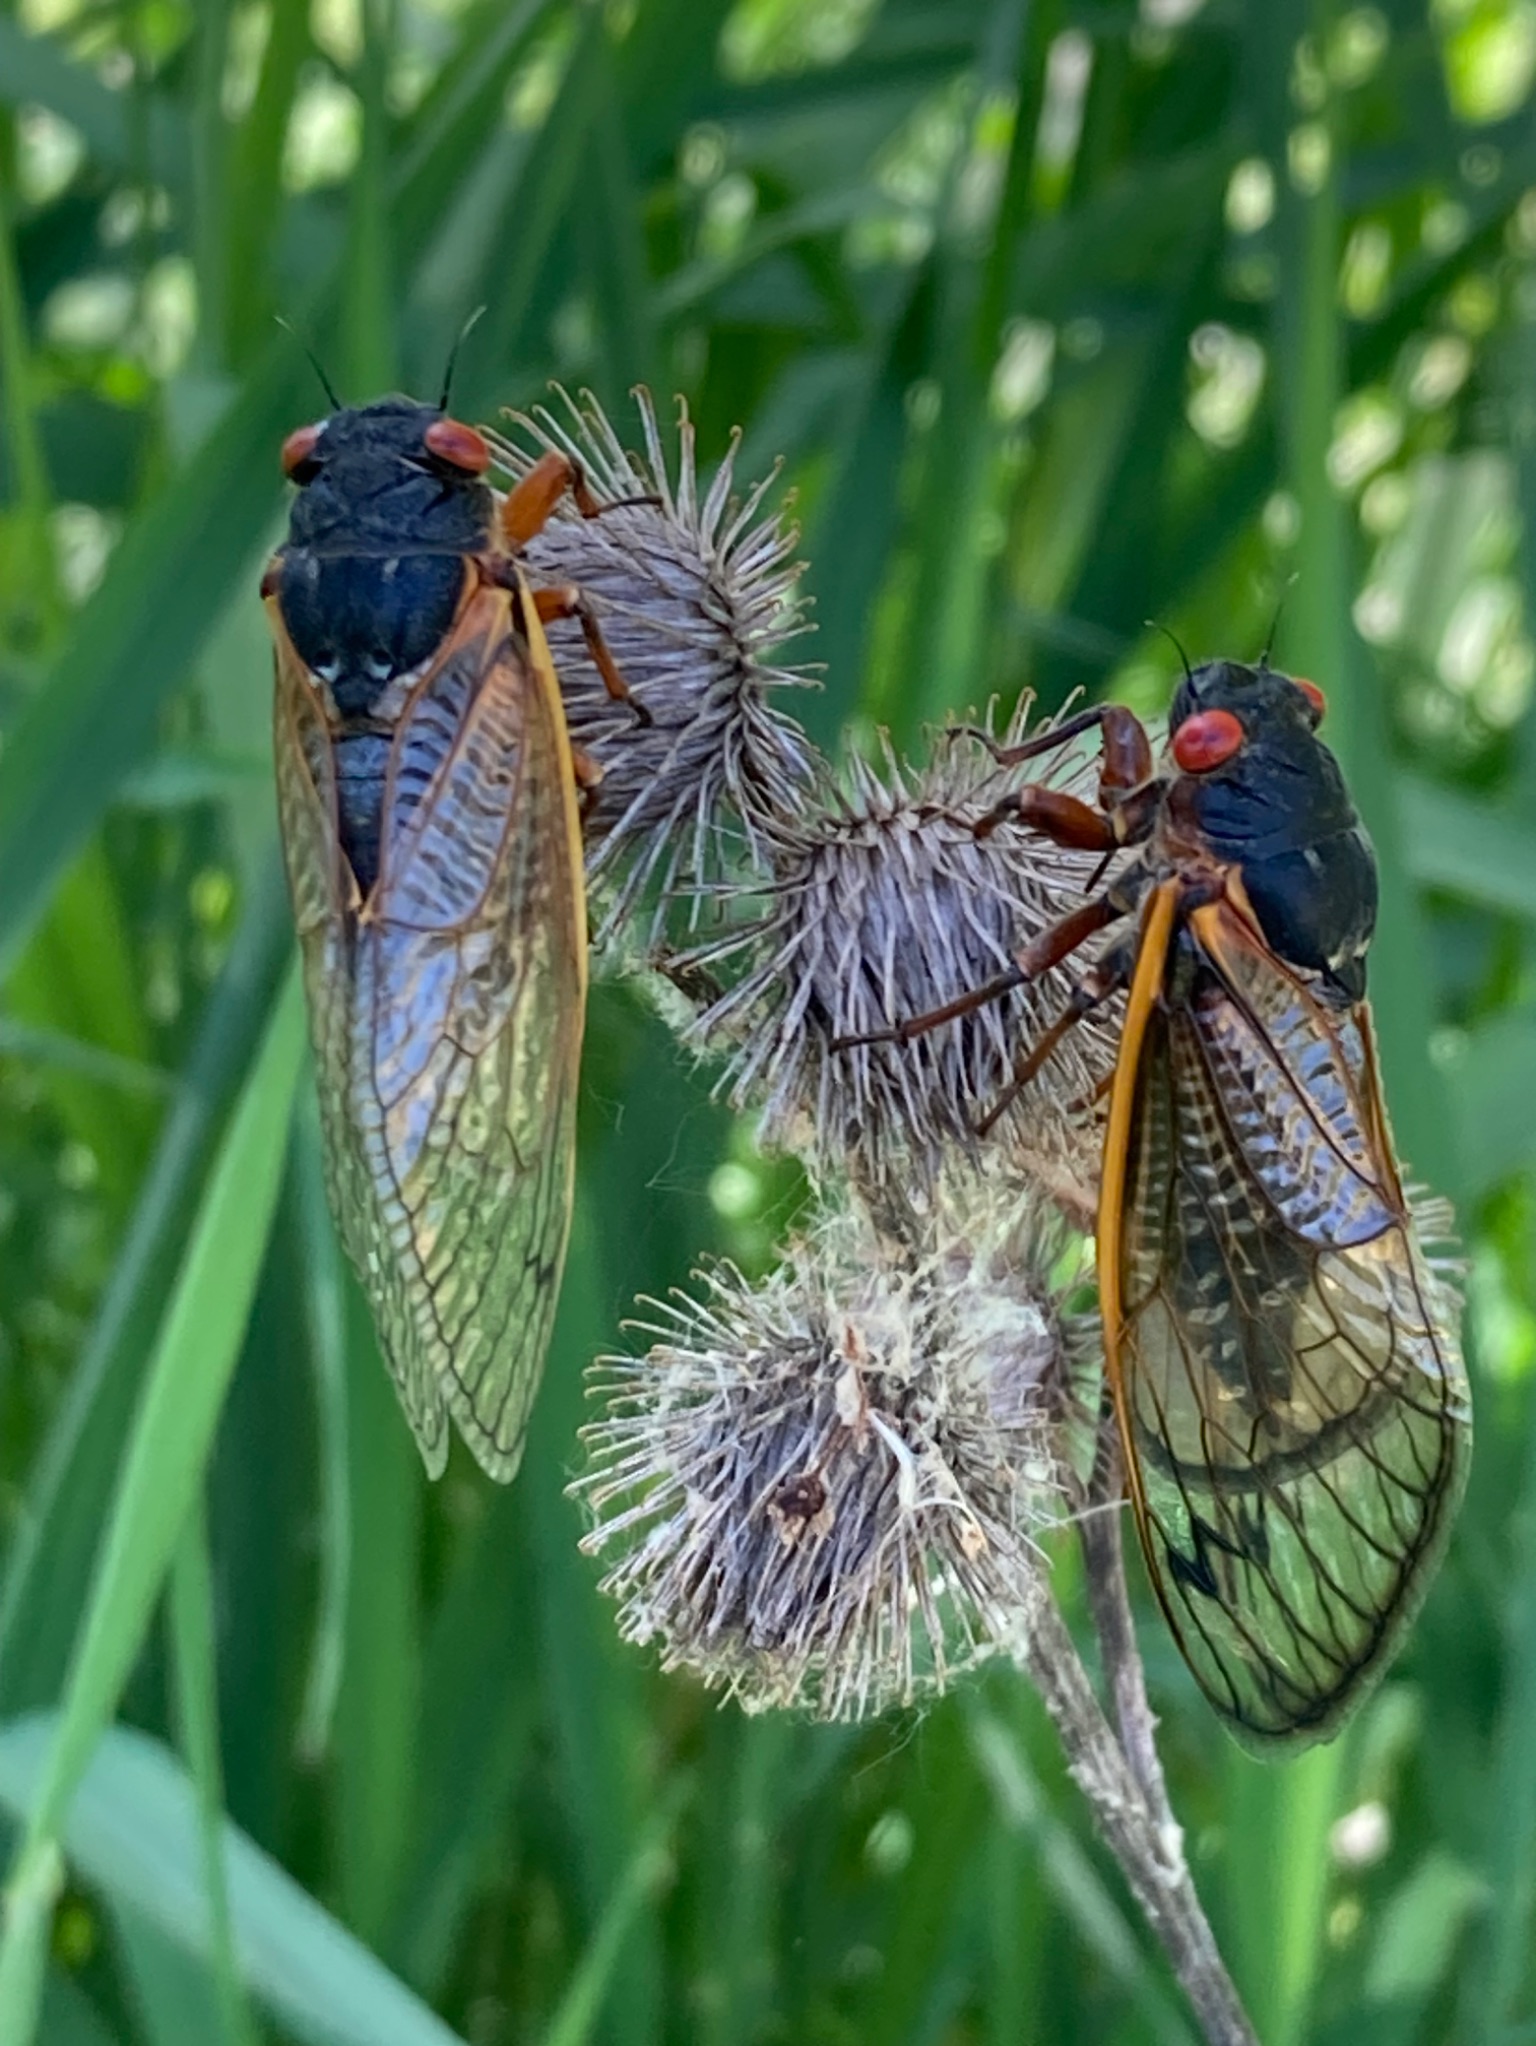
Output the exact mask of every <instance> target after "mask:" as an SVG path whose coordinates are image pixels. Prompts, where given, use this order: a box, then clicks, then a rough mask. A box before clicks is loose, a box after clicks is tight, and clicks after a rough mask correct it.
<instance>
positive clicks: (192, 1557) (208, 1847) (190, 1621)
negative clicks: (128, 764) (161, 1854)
mask: <svg viewBox="0 0 1536 2046" xmlns="http://www.w3.org/2000/svg"><path fill="white" fill-rule="evenodd" d="M170 1622H171V1647H172V1654H173V1659H174V1662H175V1668H176V1705H177V1719H178V1721H179V1730H180V1735H181V1744H182V1747H183V1749H184V1751H185V1754H186V1761H187V1768H188V1772H189V1773H190V1775H191V1778H192V1783H193V1787H194V1789H195V1791H196V1795H197V1822H198V1831H199V1835H200V1838H201V1844H202V1850H203V1883H204V1888H205V1891H206V1893H207V1898H208V1961H209V1968H208V1972H209V1974H210V1975H211V1976H212V1979H213V1987H214V1992H215V1999H216V2009H217V2012H218V2020H219V2026H220V2033H221V2038H222V2046H256V2032H255V2027H254V2026H253V2024H252V2022H251V2013H250V2010H249V2008H248V2007H247V2005H246V2001H245V1987H244V1984H243V1983H242V1982H241V1980H240V1974H239V1969H238V1967H237V1965H236V1962H235V1950H234V1939H233V1936H232V1934H231V1930H230V1917H229V1886H228V1883H227V1881H226V1878H225V1871H224V1772H223V1770H222V1768H221V1767H220V1763H219V1700H218V1677H217V1671H216V1667H215V1662H214V1646H213V1572H212V1568H211V1565H210V1562H209V1557H208V1521H207V1514H206V1512H205V1510H204V1507H203V1502H202V1500H201V1499H198V1500H196V1501H194V1503H193V1507H192V1511H191V1512H190V1513H189V1514H188V1516H187V1522H186V1526H185V1528H184V1530H183V1532H182V1537H181V1540H180V1542H179V1543H178V1544H177V1547H176V1556H175V1560H174V1561H173V1563H172V1566H171V1599H170Z"/></svg>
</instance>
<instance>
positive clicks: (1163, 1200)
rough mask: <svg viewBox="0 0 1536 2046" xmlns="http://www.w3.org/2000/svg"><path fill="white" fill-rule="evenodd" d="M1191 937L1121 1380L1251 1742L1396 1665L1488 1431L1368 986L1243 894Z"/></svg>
mask: <svg viewBox="0 0 1536 2046" xmlns="http://www.w3.org/2000/svg"><path fill="white" fill-rule="evenodd" d="M1174 942H1175V943H1176V944H1178V945H1179V946H1180V947H1181V949H1182V954H1183V956H1182V957H1181V958H1180V959H1179V960H1178V961H1177V965H1176V971H1175V976H1174V982H1175V985H1174V990H1173V991H1172V992H1170V993H1169V994H1167V995H1166V996H1165V997H1164V998H1163V999H1162V1000H1161V1001H1159V1002H1158V1003H1157V1004H1156V1005H1155V1006H1154V1007H1153V1008H1151V1009H1150V1010H1149V1011H1148V1013H1147V1021H1146V1035H1145V1038H1144V1040H1143V1042H1142V1044H1141V1050H1140V1057H1139V1060H1138V1061H1137V1065H1136V1070H1135V1072H1134V1074H1133V1075H1131V1076H1129V1084H1132V1085H1133V1086H1134V1090H1135V1091H1134V1100H1133V1105H1132V1113H1131V1120H1130V1140H1129V1147H1128V1156H1127V1166H1126V1179H1125V1187H1124V1197H1123V1208H1122V1212H1121V1214H1120V1216H1119V1227H1118V1231H1117V1232H1115V1233H1116V1234H1117V1236H1118V1243H1117V1246H1115V1247H1114V1248H1113V1249H1110V1250H1109V1251H1108V1254H1111V1255H1117V1263H1118V1292H1119V1309H1120V1314H1119V1318H1120V1335H1119V1340H1118V1342H1112V1343H1111V1344H1110V1368H1111V1375H1112V1383H1113V1384H1114V1385H1115V1386H1116V1389H1117V1394H1116V1396H1117V1402H1118V1405H1119V1408H1120V1418H1121V1430H1122V1435H1123V1437H1124V1438H1125V1440H1126V1442H1127V1445H1128V1450H1129V1455H1128V1462H1129V1464H1130V1465H1131V1490H1132V1500H1133V1504H1134V1506H1135V1508H1136V1515H1137V1521H1138V1526H1139V1530H1140V1534H1141V1539H1142V1546H1143V1549H1144V1551H1145V1554H1146V1559H1147V1564H1148V1567H1149V1570H1150V1572H1151V1575H1152V1579H1153V1582H1154V1584H1155V1586H1156V1588H1157V1591H1158V1595H1159V1598H1160V1599H1161V1602H1162V1604H1163V1607H1164V1610H1165V1612H1166V1614H1167V1616H1168V1619H1169V1621H1170V1623H1171V1625H1172V1627H1173V1630H1174V1634H1175V1636H1176V1638H1177V1640H1178V1642H1179V1646H1180V1648H1181V1649H1182V1651H1183V1653H1184V1656H1185V1659H1186V1660H1187V1661H1188V1663H1189V1665H1190V1667H1191V1669H1192V1670H1193V1672H1194V1675H1195V1677H1196V1678H1197V1680H1198V1682H1199V1683H1200V1686H1201V1688H1202V1689H1203V1690H1204V1691H1205V1693H1206V1695H1207V1696H1208V1697H1209V1698H1210V1700H1211V1702H1212V1703H1213V1704H1214V1705H1215V1707H1216V1709H1217V1710H1218V1711H1219V1712H1221V1713H1222V1714H1223V1715H1224V1716H1225V1718H1226V1719H1227V1720H1228V1721H1229V1723H1230V1724H1231V1725H1232V1727H1233V1729H1234V1731H1235V1732H1236V1733H1237V1734H1238V1735H1239V1737H1241V1738H1244V1739H1246V1740H1248V1741H1249V1742H1250V1743H1251V1744H1254V1745H1264V1744H1267V1743H1270V1742H1274V1741H1283V1740H1294V1741H1298V1742H1305V1741H1310V1740H1316V1739H1319V1738H1322V1737H1324V1736H1326V1735H1327V1734H1328V1733H1329V1732H1330V1731H1332V1730H1333V1729H1334V1728H1335V1727H1336V1726H1337V1724H1338V1722H1339V1720H1340V1718H1341V1717H1342V1716H1343V1714H1344V1713H1345V1712H1346V1711H1348V1710H1350V1709H1352V1707H1353V1706H1354V1705H1355V1704H1356V1703H1357V1702H1358V1700H1359V1698H1360V1696H1361V1695H1362V1694H1363V1691H1364V1690H1365V1688H1366V1687H1368V1686H1369V1684H1370V1683H1371V1682H1372V1681H1373V1680H1374V1678H1375V1677H1376V1676H1378V1675H1379V1674H1380V1673H1381V1671H1382V1669H1383V1668H1384V1666H1385V1663H1386V1659H1387V1657H1388V1655H1389V1653H1390V1650H1391V1648H1392V1646H1393V1644H1394V1642H1395V1640H1396V1638H1397V1636H1398V1634H1399V1632H1400V1631H1401V1629H1402V1627H1403V1626H1404V1624H1405V1623H1406V1621H1407V1620H1408V1618H1409V1617H1410V1616H1411V1614H1412V1613H1413V1611H1414V1609H1415V1607H1416V1606H1417V1604H1418V1601H1419V1599H1420V1597H1421V1596H1422V1593H1423V1590H1424V1588H1425V1585H1426V1583H1427V1579H1428V1574H1429V1570H1430V1567H1431V1564H1432V1562H1433V1560H1434V1557H1435V1554H1436V1551H1437V1549H1438V1547H1439V1545H1440V1542H1441V1540H1442V1538H1443V1536H1444V1533H1445V1531H1446V1529H1447V1527H1448V1525H1449V1522H1450V1519H1451V1514H1452V1510H1453V1508H1454V1505H1455V1501H1456V1498H1457V1495H1458V1493H1459V1490H1460V1486H1461V1483H1462V1480H1463V1477H1464V1475H1465V1470H1466V1464H1467V1458H1468V1454H1469V1451H1470V1446H1471V1417H1470V1409H1469V1404H1468V1392H1467V1384H1466V1378H1465V1375H1464V1372H1463V1368H1462V1362H1461V1355H1460V1348H1459V1344H1458V1340H1457V1319H1458V1316H1457V1306H1456V1302H1455V1301H1454V1299H1452V1298H1451V1297H1450V1294H1449V1289H1447V1288H1446V1287H1444V1286H1442V1285H1441V1284H1440V1283H1439V1282H1438V1281H1437V1280H1436V1278H1435V1276H1434V1274H1433V1272H1432V1271H1431V1269H1430V1268H1429V1265H1428V1263H1427V1261H1426V1259H1425V1256H1424V1253H1423V1251H1422V1249H1421V1247H1420V1245H1419V1242H1418V1240H1417V1237H1416V1235H1415V1231H1414V1225H1413V1220H1412V1216H1411V1214H1410V1212H1409V1210H1408V1207H1407V1204H1406V1203H1405V1200H1404V1197H1403V1193H1402V1188H1401V1184H1400V1181H1399V1177H1398V1171H1397V1167H1396V1163H1395V1161H1394V1159H1393V1156H1392V1151H1391V1141H1390V1137H1389V1135H1388V1132H1387V1128H1386V1122H1385V1117H1384V1115H1383V1112H1382V1108H1381V1102H1380V1094H1379V1090H1378V1086H1377V1081H1376V1074H1375V1064H1374V1055H1373V1051H1372V1047H1371V1043H1370V1037H1369V1022H1368V1019H1367V1016H1366V1012H1365V1011H1364V1009H1363V1007H1362V1008H1361V1009H1360V1010H1358V1011H1355V1012H1353V1013H1348V1012H1346V1013H1344V1014H1342V1015H1341V1014H1340V1013H1339V1012H1338V1011H1335V1010H1332V1009H1330V1008H1327V1007H1325V1006H1324V1005H1323V1004H1322V1003H1320V1002H1319V1001H1317V1000H1316V999H1315V998H1314V997H1313V996H1312V995H1311V994H1310V993H1309V992H1308V990H1307V988H1306V987H1305V986H1304V985H1303V984H1302V983H1301V982H1299V981H1298V980H1297V979H1295V978H1294V977H1293V976H1292V975H1291V974H1290V973H1288V972H1287V971H1286V970H1285V968H1284V967H1283V966H1282V965H1281V964H1280V963H1279V962H1278V961H1276V960H1275V959H1274V958H1273V957H1272V955H1270V954H1269V953H1268V952H1267V951H1266V950H1265V949H1264V948H1263V946H1262V945H1261V944H1260V942H1259V941H1258V940H1257V938H1256V937H1255V936H1254V935H1253V934H1252V933H1251V932H1250V930H1249V928H1248V926H1247V925H1246V924H1245V922H1244V921H1243V919H1242V917H1241V916H1240V915H1239V914H1238V913H1237V912H1236V911H1234V910H1233V909H1232V908H1230V907H1229V906H1227V905H1225V904H1217V905H1214V906H1211V907H1209V908H1202V909H1197V910H1195V911H1194V913H1193V915H1192V916H1191V918H1190V919H1189V922H1188V924H1187V925H1186V926H1185V929H1184V934H1183V935H1182V936H1181V937H1178V938H1176V939H1175V940H1174ZM1148 964H1149V965H1150V964H1151V962H1148ZM1191 968H1192V969H1193V971H1192V974H1190V984H1189V985H1188V987H1187V989H1186V988H1185V987H1184V981H1185V976H1186V973H1188V972H1189V969H1191ZM1162 977H1163V976H1162V974H1161V972H1160V973H1159V979H1162ZM1139 978H1140V975H1138V979H1139ZM1105 1254H1106V1246H1105V1245H1104V1244H1103V1243H1101V1256H1102V1255H1105Z"/></svg>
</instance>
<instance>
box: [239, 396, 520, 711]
mask: <svg viewBox="0 0 1536 2046" xmlns="http://www.w3.org/2000/svg"><path fill="white" fill-rule="evenodd" d="M282 460H283V468H284V471H285V472H286V474H287V475H288V476H289V477H290V478H291V479H292V480H293V482H294V483H295V484H296V485H297V486H298V494H297V496H296V497H295V498H294V500H293V505H292V508H291V510H290V513H289V519H288V538H287V541H286V543H285V544H284V546H283V547H282V548H280V549H279V551H278V555H277V560H276V562H275V564H274V567H273V570H272V572H271V575H270V578H269V581H268V584H267V585H266V587H267V589H268V591H269V593H270V594H272V595H273V596H275V597H276V599H277V602H278V604H279V606H280V608H281V610H282V614H283V622H284V624H285V625H286V626H287V628H288V635H289V637H290V639H291V640H292V641H293V644H294V646H295V648H296V649H297V651H298V653H299V656H300V658H301V659H302V661H303V662H304V664H305V666H306V667H308V668H309V669H310V670H311V671H312V672H313V673H314V674H315V675H317V676H319V677H320V678H321V679H322V680H324V681H325V682H326V683H327V684H328V685H329V686H330V687H331V689H332V691H333V694H334V696H335V699H336V705H337V708H338V710H339V711H340V712H341V714H342V715H343V716H344V717H352V716H358V715H367V714H369V713H371V711H372V710H373V708H374V702H375V699H376V698H377V697H378V696H379V695H380V693H381V692H382V691H383V690H385V689H387V688H388V686H389V684H390V683H391V682H392V681H393V680H394V679H395V678H396V677H398V676H401V675H407V674H410V673H411V672H412V671H413V670H414V669H416V668H417V667H419V666H420V664H421V662H422V661H424V660H426V659H427V658H428V657H429V656H430V655H431V654H432V652H433V650H434V649H435V648H436V647H437V646H439V645H440V644H441V643H442V641H443V639H444V637H445V635H446V634H447V632H448V630H449V628H450V627H451V625H452V623H453V619H454V615H455V613H456V611H457V609H458V605H459V600H460V597H461V596H462V594H463V589H464V575H465V568H464V562H465V557H466V556H469V555H474V554H478V553H481V552H482V551H484V549H485V548H486V547H487V546H488V545H489V544H490V538H491V530H492V521H493V519H494V516H495V500H494V497H493V495H492V493H491V490H490V489H489V487H488V486H487V484H486V483H485V482H484V480H483V477H484V471H485V469H486V467H487V465H488V464H489V461H490V450H489V449H488V448H487V447H486V444H485V442H484V441H483V440H482V439H481V438H480V435H479V434H478V433H476V432H475V430H474V428H473V427H469V426H465V425H462V424H461V423H460V422H459V421H458V420H456V419H450V418H448V417H447V416H446V415H445V414H444V413H443V412H441V411H440V410H439V409H438V408H437V407H436V406H433V405H418V404H417V403H416V402H415V400H414V399H411V398H399V397H393V398H380V399H378V400H377V401H376V402H375V403H374V404H372V405H359V406H355V407H353V406H346V407H343V408H342V409H341V410H339V411H336V412H333V413H331V414H330V416H329V417H328V418H326V419H322V420H319V421H318V422H316V423H315V424H314V425H312V426H302V427H299V428H298V429H297V431H295V432H293V433H291V434H289V436H288V438H287V440H286V441H285V442H284V443H283V455H282Z"/></svg>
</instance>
